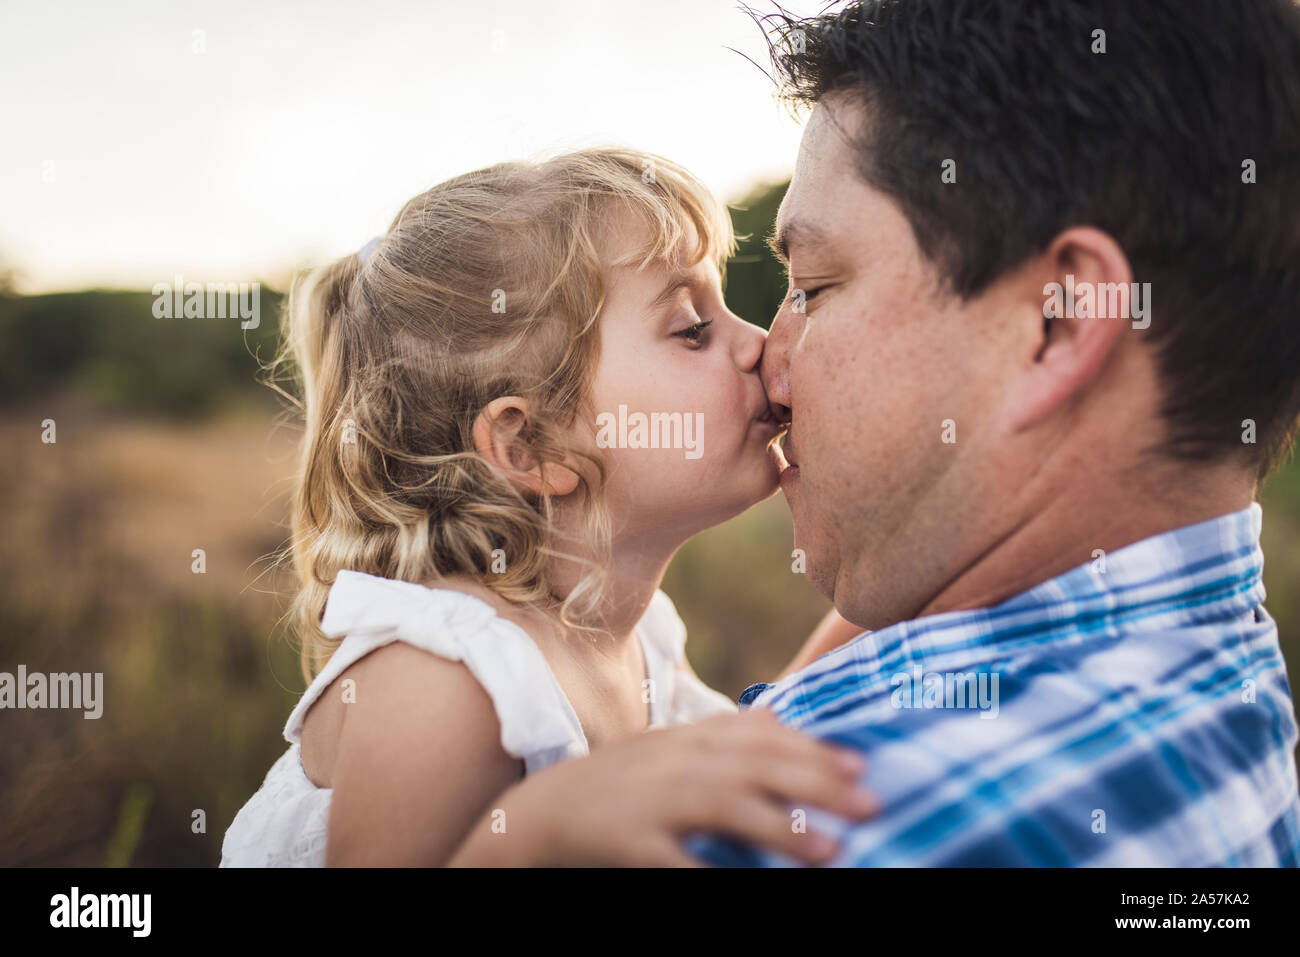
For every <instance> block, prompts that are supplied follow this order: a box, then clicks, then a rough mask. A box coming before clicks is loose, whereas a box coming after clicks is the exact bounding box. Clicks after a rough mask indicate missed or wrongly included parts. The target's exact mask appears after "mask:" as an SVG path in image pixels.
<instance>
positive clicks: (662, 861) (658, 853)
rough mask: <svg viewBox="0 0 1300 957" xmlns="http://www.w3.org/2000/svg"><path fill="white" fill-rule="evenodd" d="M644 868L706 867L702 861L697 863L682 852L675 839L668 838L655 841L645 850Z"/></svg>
mask: <svg viewBox="0 0 1300 957" xmlns="http://www.w3.org/2000/svg"><path fill="white" fill-rule="evenodd" d="M644 861H645V863H644V864H643V865H642V866H645V867H707V866H708V865H707V864H705V863H704V862H703V861H699V860H697V859H695V858H694V857H691V855H689V854H687V853H686V852H685V851H684V850H682V847H681V845H680V844H679V843H678V842H677V840H676V839H675V838H672V837H669V838H666V839H664V840H662V841H656V842H655V843H654V844H653V845H651V846H650V847H648V848H647V850H646V852H645V855H644Z"/></svg>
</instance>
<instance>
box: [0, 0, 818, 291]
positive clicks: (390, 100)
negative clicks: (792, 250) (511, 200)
mask: <svg viewBox="0 0 1300 957" xmlns="http://www.w3.org/2000/svg"><path fill="white" fill-rule="evenodd" d="M753 5H755V6H757V7H759V8H760V9H761V10H768V9H771V6H770V5H766V6H765V5H764V4H763V3H762V0H756V2H755V3H754V4H753ZM823 5H824V3H823V0H812V2H803V3H800V2H798V0H783V3H782V6H784V7H786V8H787V9H789V10H791V11H793V12H795V13H798V14H800V15H807V14H811V13H815V12H817V10H819V9H820V8H821V7H822V6H823ZM196 31H202V32H201V33H196ZM196 47H201V48H202V49H203V50H204V52H196ZM727 47H734V48H736V49H738V50H741V51H743V52H744V53H746V54H748V55H749V56H750V57H752V58H753V59H754V60H757V61H758V62H759V63H762V64H764V65H765V66H766V63H767V60H766V54H765V50H764V46H763V43H762V40H761V38H760V36H759V32H758V29H757V28H756V27H755V26H754V24H753V23H752V21H751V20H750V19H749V17H748V16H746V15H745V14H744V13H743V12H742V11H741V10H740V9H739V6H738V2H737V0H535V2H525V0H482V2H474V3H463V2H456V3H450V2H442V0H432V2H430V0H425V2H416V0H375V2H361V3H357V4H355V5H350V4H347V3H343V2H338V0H329V2H311V3H308V2H269V3H259V2H252V0H219V2H218V0H214V2H184V0H174V2H165V0H126V2H112V3H101V2H98V0H82V2H57V0H52V2H27V0H4V2H3V5H2V6H0V107H2V108H3V109H2V112H0V123H2V124H3V126H2V127H0V129H2V130H3V148H2V149H0V268H4V267H11V268H16V269H18V270H19V271H20V283H19V289H20V290H22V291H23V292H29V293H34V292H45V291H50V290H56V289H76V288H84V287H88V286H103V287H107V288H145V289H147V288H149V287H150V286H152V285H153V283H155V282H160V281H171V279H172V277H173V276H174V275H175V274H178V273H179V274H182V275H183V276H184V277H185V279H186V280H187V281H188V280H191V279H192V280H197V281H200V282H204V281H238V280H254V279H261V280H263V281H268V280H274V279H275V278H276V277H278V276H281V275H283V273H284V271H285V270H287V269H288V268H291V267H292V266H294V265H295V264H305V263H309V262H315V261H319V260H321V259H323V258H326V257H331V256H336V255H340V254H342V253H345V252H347V251H349V250H351V249H355V248H358V247H360V246H361V245H362V244H363V243H364V242H365V241H366V240H367V239H369V238H370V237H371V236H373V235H375V234H376V233H380V232H382V231H383V230H384V229H385V228H386V227H387V225H388V223H389V222H390V221H391V219H392V217H393V216H394V215H395V214H396V212H397V210H398V209H399V208H400V207H401V205H402V204H403V203H404V202H405V201H406V200H407V199H409V198H410V197H411V196H414V195H415V194H416V193H419V192H421V191H423V190H424V189H427V188H428V187H429V186H431V185H433V184H434V183H436V182H438V181H440V180H443V179H446V178H447V177H449V176H452V175H455V174H457V173H462V172H465V171H468V170H471V169H475V168H478V167H481V166H486V165H488V164H491V163H495V162H500V161H502V160H507V159H519V158H529V157H535V156H539V155H544V154H547V153H551V152H556V151H559V150H564V149H570V148H575V147H580V146H589V145H602V144H620V145H626V146H631V147H635V148H638V149H644V150H650V151H652V152H656V153H661V154H663V155H665V156H668V157H670V158H671V159H674V160H676V161H678V162H680V163H682V164H684V165H685V166H687V167H688V168H689V169H691V170H693V171H694V172H695V173H696V174H697V175H699V176H700V177H701V178H702V179H703V180H704V182H705V183H706V184H708V185H709V186H710V187H711V188H712V189H713V190H715V191H716V192H717V193H718V194H719V195H720V196H721V197H722V198H723V199H724V200H728V201H734V200H736V199H738V198H740V196H742V195H743V194H744V193H745V192H747V191H748V190H749V189H750V188H751V187H752V186H753V185H755V184H756V183H760V182H769V181H775V180H778V179H782V178H785V177H787V176H788V175H789V174H790V171H791V169H792V167H793V164H794V158H795V153H796V150H797V147H798V141H799V135H800V126H799V124H798V123H797V122H796V121H795V120H793V119H792V118H791V117H790V116H789V114H788V112H787V111H786V110H785V109H784V108H783V107H781V106H779V105H778V104H777V103H776V101H775V98H774V96H773V90H772V86H771V84H770V82H769V81H768V79H767V78H766V77H765V76H764V75H763V74H762V73H760V72H759V70H758V69H757V68H756V67H755V66H754V65H752V64H751V63H749V62H747V61H746V60H745V59H744V58H743V57H742V56H740V55H739V54H738V53H736V52H733V51H732V50H729V49H727Z"/></svg>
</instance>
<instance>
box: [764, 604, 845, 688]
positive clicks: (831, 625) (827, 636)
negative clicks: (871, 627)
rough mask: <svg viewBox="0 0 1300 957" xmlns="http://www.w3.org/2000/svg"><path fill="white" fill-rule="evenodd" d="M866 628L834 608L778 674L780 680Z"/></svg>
mask: <svg viewBox="0 0 1300 957" xmlns="http://www.w3.org/2000/svg"><path fill="white" fill-rule="evenodd" d="M866 630H867V629H865V628H861V627H859V626H857V625H855V624H853V623H852V622H850V621H846V620H845V619H844V618H843V617H841V615H840V613H839V612H837V611H836V610H835V609H834V608H832V609H831V610H830V611H829V612H827V613H826V617H825V618H823V619H822V620H821V623H820V624H818V625H817V627H816V628H814V629H813V633H812V635H811V636H809V638H808V640H807V641H806V642H804V645H803V647H802V648H800V649H799V653H798V654H796V655H795V656H794V658H792V659H791V660H790V663H789V664H788V665H786V666H785V670H784V671H782V672H781V674H780V675H779V676H778V680H780V678H784V677H786V675H790V674H794V672H796V671H798V670H799V669H800V668H804V667H807V666H808V665H810V664H812V663H813V662H814V661H816V660H817V659H818V658H820V657H821V656H822V655H824V654H826V653H827V652H829V651H834V650H835V649H836V648H838V647H839V646H840V645H843V644H845V643H847V642H849V641H851V640H852V639H854V638H856V637H857V636H858V635H860V634H862V633H863V632H864V631H866Z"/></svg>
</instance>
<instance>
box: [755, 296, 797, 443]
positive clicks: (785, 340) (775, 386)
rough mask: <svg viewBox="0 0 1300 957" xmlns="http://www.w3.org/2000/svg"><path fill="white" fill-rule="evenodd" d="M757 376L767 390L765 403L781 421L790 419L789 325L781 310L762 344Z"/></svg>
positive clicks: (783, 311)
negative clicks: (766, 402)
mask: <svg viewBox="0 0 1300 957" xmlns="http://www.w3.org/2000/svg"><path fill="white" fill-rule="evenodd" d="M759 375H760V377H761V378H762V380H763V388H764V389H766V390H767V401H768V403H769V404H770V405H771V406H772V410H773V412H774V413H775V414H776V416H777V417H778V418H779V419H781V421H783V422H786V421H789V419H790V323H789V322H788V321H787V320H786V318H785V310H784V309H782V310H781V311H780V312H778V313H777V314H776V318H775V319H773V320H772V328H771V329H769V330H768V333H767V341H766V342H765V343H764V344H763V356H762V358H761V360H760V367H759Z"/></svg>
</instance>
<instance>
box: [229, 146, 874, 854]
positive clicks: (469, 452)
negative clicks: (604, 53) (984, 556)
mask: <svg viewBox="0 0 1300 957" xmlns="http://www.w3.org/2000/svg"><path fill="white" fill-rule="evenodd" d="M733 249H734V240H733V237H732V234H731V227H730V221H729V218H728V216H727V214H726V211H725V209H723V208H722V207H721V206H720V205H719V204H718V203H717V202H716V201H715V200H714V199H713V198H712V197H711V196H710V194H709V193H708V192H707V190H706V189H705V188H704V187H703V186H702V185H701V184H700V183H699V182H698V181H696V180H695V179H694V178H693V177H692V176H691V175H690V174H688V173H687V172H685V171H684V170H682V169H681V168H680V167H678V166H676V165H674V164H673V163H670V162H669V161H667V160H665V159H663V158H661V157H657V156H648V155H641V154H636V153H631V152H625V151H619V150H587V151H582V152H577V153H572V154H568V155H564V156H560V157H558V158H555V159H552V160H550V161H548V162H544V163H540V164H523V163H511V164H503V165H499V166H494V167H491V168H489V169H485V170H480V171H478V172H474V173H469V174H467V175H464V176H460V177H457V178H455V179H452V180H450V181H448V182H445V183H442V184H440V185H438V186H435V187H433V188H432V189H430V190H428V191H427V192H425V193H422V194H421V195H419V196H417V197H415V198H414V199H412V200H411V201H409V202H408V203H407V204H406V205H405V207H404V208H403V209H402V210H401V212H400V213H398V215H397V217H396V219H395V220H394V221H393V223H392V225H391V226H390V228H389V231H388V232H387V234H386V235H384V236H383V237H382V238H380V239H378V240H377V241H372V243H371V244H368V246H367V248H366V249H365V250H363V252H362V253H359V254H355V255H349V256H346V257H344V258H343V259H341V260H339V261H337V262H335V263H333V264H332V265H329V266H327V267H324V268H323V269H322V270H319V271H317V272H316V273H313V274H312V275H311V276H310V277H308V279H307V282H306V284H305V285H298V286H296V287H295V289H294V290H293V291H292V293H291V296H290V301H289V306H288V310H287V317H288V329H287V339H286V345H287V349H286V351H285V353H284V355H283V356H282V358H284V359H287V360H290V361H292V363H293V366H294V368H295V370H296V373H297V375H298V378H299V379H300V391H301V396H302V405H303V411H304V414H305V430H306V431H305V438H304V448H303V461H302V466H301V473H300V475H299V481H298V486H297V494H296V500H295V505H294V520H293V539H292V555H293V561H294V566H295V569H296V571H297V575H298V579H299V582H300V589H299V591H298V593H297V596H296V599H295V604H294V609H293V612H294V618H295V622H296V627H297V631H298V633H299V635H300V636H301V638H302V664H303V673H304V677H305V679H306V680H307V681H309V682H310V684H309V687H308V688H307V690H306V691H305V692H304V694H303V696H302V699H301V700H300V701H299V703H298V705H297V706H296V707H295V708H294V710H293V712H292V713H291V714H290V715H289V719H288V722H287V724H286V725H285V729H284V736H285V739H286V740H287V741H288V742H289V744H290V747H289V749H288V750H287V751H286V752H285V753H284V755H283V756H282V757H281V758H280V759H279V760H278V761H277V762H276V763H275V764H274V766H273V767H272V768H271V770H270V771H269V772H268V774H267V776H266V779H265V781H264V782H263V784H262V786H261V788H260V789H259V790H258V791H257V793H256V794H254V795H253V797H252V798H251V799H250V800H249V801H248V803H247V804H246V805H245V806H244V807H243V808H242V809H241V810H240V812H239V813H238V815H237V816H236V817H235V820H234V822H233V823H232V824H231V826H230V828H229V830H228V831H227V832H226V836H225V841H224V844H223V848H222V861H221V863H222V865H223V866H232V865H233V866H249V865H273V866H282V865H322V864H331V865H334V864H430V865H435V864H447V863H456V864H475V863H519V864H523V863H555V862H565V863H581V862H594V861H595V860H596V859H600V858H615V857H617V858H619V860H620V861H621V862H625V863H637V862H641V863H661V862H662V863H686V861H685V860H684V859H683V857H682V855H681V854H680V851H678V850H677V849H676V840H677V839H678V838H680V837H682V836H684V834H685V833H687V832H689V831H691V830H716V831H721V832H725V833H728V834H731V835H733V836H735V837H738V838H740V839H743V840H748V841H752V842H756V843H761V844H764V845H766V846H768V847H772V848H774V849H777V850H781V851H784V852H787V853H789V854H791V855H792V856H794V857H797V858H799V859H802V860H806V861H817V860H822V859H824V858H825V857H826V856H827V855H828V854H829V853H830V852H831V851H833V848H831V847H829V846H828V844H827V842H825V841H822V840H820V839H819V838H817V837H816V836H815V835H809V834H802V833H800V829H799V828H792V827H791V817H790V811H789V805H791V804H796V805H797V804H800V803H803V804H805V805H806V804H816V805H817V806H820V807H823V808H825V809H827V810H830V811H833V812H837V813H840V814H844V815H850V816H857V817H860V816H862V815H864V814H867V813H869V812H870V811H871V810H872V802H871V801H870V798H869V797H867V796H865V795H863V794H862V793H861V792H859V791H858V790H857V789H856V788H855V787H854V785H855V782H856V773H857V771H858V770H859V768H858V763H857V758H856V757H855V756H849V757H847V759H845V758H844V756H843V755H841V753H840V752H839V751H838V750H836V749H832V748H831V747H830V746H828V745H826V744H823V743H820V742H816V741H813V740H811V739H808V738H805V737H803V736H801V735H798V734H796V733H795V732H792V731H789V730H787V729H785V728H782V727H781V726H779V725H778V724H777V722H775V721H774V720H773V719H771V718H770V717H766V718H765V717H763V716H762V714H761V713H759V714H754V715H749V714H744V715H737V714H735V711H736V708H735V705H733V704H732V703H731V702H730V700H728V699H727V698H726V697H724V696H723V695H721V694H719V693H717V692H716V691H713V690H711V689H710V688H708V687H707V686H705V685H704V684H703V683H702V682H701V681H700V680H699V679H698V678H697V677H696V676H695V675H694V673H693V672H692V671H691V668H690V665H689V664H688V662H687V660H686V657H685V654H684V646H685V640H686V635H685V628H684V626H683V624H682V621H681V619H680V618H679V617H678V615H677V612H676V610H675V608H674V607H673V604H672V602H671V601H670V600H669V598H668V597H667V596H666V595H665V594H664V593H663V592H662V591H660V590H659V584H660V581H661V579H662V577H663V574H664V570H665V568H666V567H667V565H668V563H669V561H670V560H671V558H672V557H673V554H674V553H675V552H676V551H677V549H678V548H679V547H680V546H681V545H682V544H683V543H684V542H685V541H686V540H687V539H688V538H690V537H691V536H692V535H694V534H695V533H697V532H699V531H701V530H703V529H706V528H708V527H710V526H712V525H716V524H718V523H719V522H722V521H724V520H726V519H728V518H731V517H732V516H734V515H736V514H738V513H740V512H741V511H743V510H744V509H746V508H748V507H749V506H751V505H753V504H754V503H756V502H758V501H760V500H762V499H764V498H766V497H768V496H769V495H771V494H772V493H773V492H774V491H775V490H776V486H777V474H778V469H777V465H776V462H775V460H774V458H773V457H772V455H771V454H770V452H769V446H771V445H772V444H773V443H774V441H775V439H776V438H777V436H778V435H779V433H780V432H781V430H782V423H781V422H779V421H778V420H777V418H776V416H774V415H773V413H772V411H771V410H770V409H769V406H768V402H767V398H766V395H765V393H764V391H763V386H762V383H761V381H760V379H759V375H758V363H759V358H760V355H761V354H762V351H763V342H764V333H763V331H762V330H761V329H759V328H757V327H755V326H752V325H749V324H748V323H746V322H744V321H743V320H741V319H740V318H738V317H737V316H735V315H733V314H732V313H730V312H729V311H728V310H727V308H726V306H725V304H724V302H723V298H722V291H721V286H720V267H721V265H722V264H723V262H725V259H726V257H727V255H728V254H729V253H730V252H731V251H732V250H733ZM711 716H720V717H711ZM702 719H709V720H702ZM693 722H700V723H698V724H695V725H694V726H693V727H688V728H681V729H675V730H672V731H663V732H657V733H656V734H655V735H642V734H641V732H643V731H645V730H647V729H658V728H666V727H669V726H673V725H690V724H691V723H693ZM620 741H621V742H624V746H623V747H622V749H621V750H620V749H618V748H617V746H615V747H614V748H612V749H611V750H610V754H611V757H610V758H609V759H607V760H606V761H605V762H603V763H602V762H600V761H597V760H596V759H594V758H593V759H587V760H589V761H590V762H591V763H590V764H589V765H583V766H579V767H578V768H577V769H575V770H571V771H570V772H569V773H567V774H563V775H559V774H557V775H554V776H553V778H547V776H546V775H540V776H538V775H537V772H540V771H543V769H546V768H548V767H549V766H551V765H555V764H556V763H557V762H561V761H562V760H563V759H565V758H573V757H580V756H584V755H587V754H588V753H589V752H591V751H593V750H595V751H603V750H604V749H606V747H607V746H611V745H615V743H616V742H620ZM569 764H573V762H569ZM579 771H580V772H581V773H578V772H579ZM525 776H528V777H529V778H530V779H532V778H534V776H537V777H538V778H540V779H545V780H541V781H540V785H544V786H534V787H530V788H526V789H524V788H521V789H519V791H518V792H517V794H518V796H517V798H510V800H509V801H507V800H506V797H505V792H506V791H507V790H509V789H511V787H512V785H515V784H516V783H517V782H520V781H521V779H523V778H524V777H525ZM597 794H601V795H604V797H603V798H600V799H598V798H597V797H596V795H597ZM620 795H621V796H620ZM575 820H576V821H578V822H579V824H577V825H575V824H573V823H572V822H573V821H575ZM584 820H585V821H587V822H588V823H589V824H590V826H586V827H583V826H580V824H581V822H582V821H584ZM598 821H604V822H606V826H605V827H604V828H603V829H602V828H601V827H599V826H597V824H596V822H598ZM557 822H560V823H557ZM562 822H569V824H568V825H567V826H560V824H561V823H562ZM615 834H617V836H615ZM601 835H605V837H601ZM471 838H472V839H471ZM602 842H604V843H602ZM615 845H617V847H615Z"/></svg>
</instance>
